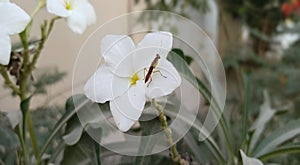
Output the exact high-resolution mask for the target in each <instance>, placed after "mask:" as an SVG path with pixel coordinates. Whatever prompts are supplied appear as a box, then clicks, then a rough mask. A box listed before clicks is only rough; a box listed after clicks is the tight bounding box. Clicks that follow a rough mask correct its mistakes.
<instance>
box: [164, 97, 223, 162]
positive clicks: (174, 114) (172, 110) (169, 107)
mask: <svg viewBox="0 0 300 165" xmlns="http://www.w3.org/2000/svg"><path fill="white" fill-rule="evenodd" d="M169 100H170V99H169ZM178 107H180V105H179V102H178V101H176V100H171V101H170V103H168V104H166V106H165V110H164V112H165V115H166V116H168V117H170V118H172V119H175V118H176V119H177V120H178V123H180V124H178V127H179V128H178V129H175V130H172V131H173V132H174V133H177V134H182V133H181V132H177V131H178V130H182V129H183V130H184V129H186V127H187V125H185V124H188V125H191V126H192V128H194V129H195V130H197V131H199V139H200V141H203V139H205V140H204V141H203V142H204V143H205V144H206V145H207V146H208V148H209V149H210V151H211V153H213V156H214V157H215V158H216V159H217V160H218V161H219V162H220V163H221V164H222V163H225V162H226V161H225V158H224V155H223V153H222V151H221V149H220V148H219V146H218V145H217V143H216V142H215V141H214V139H213V138H211V137H210V136H209V134H208V132H207V131H206V129H205V128H204V127H203V126H202V123H201V122H200V121H199V120H198V119H196V120H195V121H191V119H193V118H194V116H195V115H196V114H194V113H193V112H191V111H188V110H186V109H184V107H182V106H181V107H180V108H181V110H180V111H183V112H184V113H183V114H182V115H178V110H179V109H178ZM195 154H197V153H195Z"/></svg>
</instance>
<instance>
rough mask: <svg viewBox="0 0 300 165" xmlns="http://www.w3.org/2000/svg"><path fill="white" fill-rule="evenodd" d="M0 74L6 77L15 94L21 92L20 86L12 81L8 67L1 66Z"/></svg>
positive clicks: (7, 83)
mask: <svg viewBox="0 0 300 165" xmlns="http://www.w3.org/2000/svg"><path fill="white" fill-rule="evenodd" d="M0 74H1V75H2V77H3V78H4V81H5V84H6V85H7V86H8V87H9V88H10V89H12V90H13V92H14V93H15V94H17V95H19V94H20V90H19V88H18V87H16V85H15V84H14V83H13V82H12V81H11V79H10V78H9V75H8V74H7V71H6V69H5V68H4V67H3V66H0Z"/></svg>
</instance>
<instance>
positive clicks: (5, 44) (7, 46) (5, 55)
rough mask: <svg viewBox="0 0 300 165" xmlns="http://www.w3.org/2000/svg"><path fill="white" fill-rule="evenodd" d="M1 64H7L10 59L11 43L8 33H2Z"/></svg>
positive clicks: (0, 43)
mask: <svg viewBox="0 0 300 165" xmlns="http://www.w3.org/2000/svg"><path fill="white" fill-rule="evenodd" d="M0 45H1V46H0V64H2V65H7V64H8V63H9V59H10V52H11V43H10V38H9V36H8V35H6V34H0Z"/></svg>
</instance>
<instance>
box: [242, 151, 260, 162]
mask: <svg viewBox="0 0 300 165" xmlns="http://www.w3.org/2000/svg"><path fill="white" fill-rule="evenodd" d="M240 154H241V157H242V161H243V165H263V163H262V162H261V161H260V160H258V159H256V158H251V157H248V156H247V155H246V154H245V153H244V152H243V151H242V150H240Z"/></svg>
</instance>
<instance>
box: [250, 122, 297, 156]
mask: <svg viewBox="0 0 300 165" xmlns="http://www.w3.org/2000/svg"><path fill="white" fill-rule="evenodd" d="M299 125H300V120H295V121H291V122H289V123H287V124H286V125H284V126H283V127H282V128H279V129H278V130H276V131H274V132H273V133H272V134H271V135H269V136H268V137H266V138H265V139H264V140H263V141H262V142H261V143H260V144H259V145H258V146H257V148H256V149H255V150H254V152H253V154H252V155H253V156H255V157H260V156H262V155H264V154H266V153H268V152H271V151H273V150H275V149H276V147H278V146H279V145H281V144H283V143H284V142H286V141H288V140H291V139H292V138H294V137H295V136H297V135H299V134H300V127H299Z"/></svg>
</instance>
